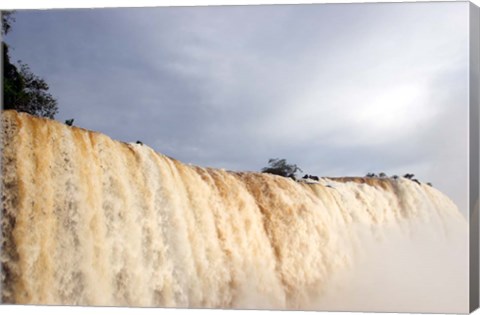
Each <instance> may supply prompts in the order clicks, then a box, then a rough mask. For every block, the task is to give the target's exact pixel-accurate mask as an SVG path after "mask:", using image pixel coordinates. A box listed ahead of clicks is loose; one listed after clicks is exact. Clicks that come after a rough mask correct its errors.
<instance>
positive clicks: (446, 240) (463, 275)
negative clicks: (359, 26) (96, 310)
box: [1, 111, 468, 312]
mask: <svg viewBox="0 0 480 315" xmlns="http://www.w3.org/2000/svg"><path fill="white" fill-rule="evenodd" d="M1 229H2V230H1V231H2V248H1V266H2V277H1V298H2V302H3V303H18V304H64V305H115V306H158V307H189V308H204V307H206V308H243V309H248V308H255V309H304V310H306V309H317V310H370V311H374V310H378V311H417V312H418V311H438V310H440V311H442V312H445V311H448V310H451V311H454V312H463V311H466V310H467V304H468V298H467V295H468V294H467V293H468V279H467V277H468V273H467V272H468V259H467V258H468V256H467V239H468V238H467V222H466V220H465V218H464V217H463V216H462V214H461V213H460V212H459V210H458V209H457V207H456V205H455V204H454V203H453V202H452V201H451V200H450V199H449V198H448V197H447V196H445V195H444V194H442V193H441V192H440V191H438V190H437V189H435V188H433V187H430V186H428V185H426V184H423V183H420V184H418V183H415V182H413V181H411V180H408V179H404V178H399V179H391V178H385V179H382V178H348V177H344V178H321V179H320V180H319V181H318V182H315V183H307V182H296V181H294V180H292V179H289V178H283V177H279V176H275V175H270V174H261V173H255V172H232V171H225V170H220V169H213V168H203V167H199V166H191V165H185V164H182V163H181V162H179V161H177V160H175V159H173V158H170V157H167V156H165V155H162V154H159V153H157V152H155V151H153V150H152V149H151V148H149V147H148V146H147V145H142V144H136V143H122V142H118V141H114V140H112V139H110V138H109V137H107V136H106V135H103V134H101V133H97V132H92V131H89V130H85V129H81V128H77V127H69V126H67V125H65V124H62V123H59V122H56V121H52V120H47V119H41V118H36V117H33V116H30V115H28V114H24V113H17V112H15V111H4V112H3V113H2V218H1ZM447 300H448V301H447ZM443 301H445V302H443Z"/></svg>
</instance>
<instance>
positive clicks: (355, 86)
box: [6, 2, 469, 214]
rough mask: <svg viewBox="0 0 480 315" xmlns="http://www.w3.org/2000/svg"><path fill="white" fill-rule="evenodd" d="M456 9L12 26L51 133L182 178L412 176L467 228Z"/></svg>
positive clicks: (69, 15)
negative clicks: (193, 169) (267, 173)
mask: <svg viewBox="0 0 480 315" xmlns="http://www.w3.org/2000/svg"><path fill="white" fill-rule="evenodd" d="M467 17H468V3H467V2H459V3H458V2H457V3H452V2H447V3H408V4H407V3H403V4H402V3H388V4H386V3H384V4H382V3H377V4H318V5H277V6H229V7H179V8H175V7H168V8H166V7H163V8H130V9H125V8H123V9H68V10H26V11H17V13H16V15H15V18H16V21H15V23H14V24H13V25H12V30H11V32H10V33H9V34H8V35H7V37H6V41H7V43H8V44H9V45H10V46H11V56H12V59H13V60H18V59H20V60H22V61H23V62H25V63H27V64H28V65H29V66H30V67H31V69H32V71H33V72H34V73H35V74H37V75H39V76H41V77H43V78H44V79H45V80H46V81H47V82H48V83H49V85H50V91H51V93H52V95H54V96H55V97H56V98H57V100H58V105H59V114H58V115H57V116H56V119H58V120H60V121H64V120H65V119H70V118H74V119H75V125H77V126H80V127H83V128H87V129H92V130H96V131H99V132H102V133H105V134H107V135H109V136H110V137H112V138H113V139H116V140H120V141H126V142H134V141H137V140H140V141H142V142H143V143H144V144H145V145H148V146H150V147H152V148H153V149H155V150H156V151H158V152H160V153H163V154H166V155H168V156H171V157H174V158H176V159H178V160H180V161H182V162H185V163H192V164H196V165H201V166H210V167H217V168H225V169H230V170H238V171H259V170H260V169H261V168H262V167H265V166H267V162H268V159H270V158H286V159H287V161H288V162H289V163H294V164H297V165H298V166H299V167H300V168H301V169H302V170H303V171H304V172H305V173H308V174H312V175H317V176H363V175H365V174H366V173H368V172H375V173H379V172H385V173H387V175H394V174H397V175H403V174H405V173H414V174H415V175H416V177H417V178H419V179H420V180H421V181H424V182H432V183H433V185H434V187H437V188H438V189H440V190H441V191H442V192H444V193H446V194H447V195H448V196H449V197H451V198H452V199H453V200H454V202H455V203H456V204H457V205H458V206H459V208H460V210H461V211H462V212H463V213H464V214H466V213H467V189H468V185H467V180H468V156H467V154H468V65H469V64H468V19H467Z"/></svg>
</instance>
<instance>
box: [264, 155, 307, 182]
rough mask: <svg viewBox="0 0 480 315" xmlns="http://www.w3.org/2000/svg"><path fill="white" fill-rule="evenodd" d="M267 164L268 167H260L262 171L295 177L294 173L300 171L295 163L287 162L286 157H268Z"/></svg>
mask: <svg viewBox="0 0 480 315" xmlns="http://www.w3.org/2000/svg"><path fill="white" fill-rule="evenodd" d="M268 164H269V166H268V167H264V168H262V173H269V174H274V175H279V176H283V177H289V178H292V179H295V173H297V172H302V170H301V169H300V168H299V167H298V166H297V165H296V164H288V163H287V160H286V159H269V160H268Z"/></svg>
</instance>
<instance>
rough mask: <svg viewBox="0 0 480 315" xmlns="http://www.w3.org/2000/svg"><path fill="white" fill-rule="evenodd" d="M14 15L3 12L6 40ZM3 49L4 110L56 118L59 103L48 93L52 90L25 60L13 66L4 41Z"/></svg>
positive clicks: (3, 31)
mask: <svg viewBox="0 0 480 315" xmlns="http://www.w3.org/2000/svg"><path fill="white" fill-rule="evenodd" d="M13 14H14V12H13V11H1V16H2V38H4V37H5V35H7V34H8V32H9V31H10V30H11V27H12V23H13V22H14V21H15V18H14V17H13ZM2 49H3V102H2V104H3V109H15V110H17V111H19V112H25V113H29V114H32V115H35V116H39V117H46V118H51V119H53V118H55V114H57V113H58V107H57V101H56V100H55V99H54V98H53V97H52V95H51V94H50V93H49V92H48V89H49V86H48V84H47V83H46V82H45V80H43V79H42V78H40V77H38V76H37V75H35V74H34V73H32V71H31V70H30V67H29V66H28V65H27V64H25V63H23V62H22V61H21V60H19V61H17V63H16V64H15V63H12V62H11V60H10V55H9V50H10V46H9V45H8V44H7V43H5V41H3V40H2Z"/></svg>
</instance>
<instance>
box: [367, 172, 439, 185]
mask: <svg viewBox="0 0 480 315" xmlns="http://www.w3.org/2000/svg"><path fill="white" fill-rule="evenodd" d="M365 177H368V178H384V179H386V178H392V179H398V178H399V176H398V175H393V176H391V177H388V176H387V174H385V173H383V172H382V173H379V174H378V175H377V174H375V173H367V175H365ZM414 177H415V174H410V173H407V174H405V175H403V178H406V179H409V180H411V181H413V182H415V183H417V184H419V185H421V183H420V181H419V180H418V179H416V178H414ZM426 184H427V185H428V186H433V185H432V183H426Z"/></svg>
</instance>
